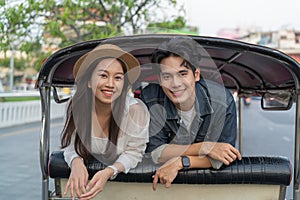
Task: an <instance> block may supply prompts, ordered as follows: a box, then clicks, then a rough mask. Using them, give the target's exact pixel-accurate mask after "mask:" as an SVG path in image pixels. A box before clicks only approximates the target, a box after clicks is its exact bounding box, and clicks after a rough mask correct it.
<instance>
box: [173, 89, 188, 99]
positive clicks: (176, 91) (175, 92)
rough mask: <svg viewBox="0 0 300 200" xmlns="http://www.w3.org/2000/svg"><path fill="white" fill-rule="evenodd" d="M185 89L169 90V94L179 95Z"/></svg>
mask: <svg viewBox="0 0 300 200" xmlns="http://www.w3.org/2000/svg"><path fill="white" fill-rule="evenodd" d="M184 91H185V89H181V90H170V92H171V94H172V95H173V96H175V97H178V96H181V95H182V94H183V93H184Z"/></svg>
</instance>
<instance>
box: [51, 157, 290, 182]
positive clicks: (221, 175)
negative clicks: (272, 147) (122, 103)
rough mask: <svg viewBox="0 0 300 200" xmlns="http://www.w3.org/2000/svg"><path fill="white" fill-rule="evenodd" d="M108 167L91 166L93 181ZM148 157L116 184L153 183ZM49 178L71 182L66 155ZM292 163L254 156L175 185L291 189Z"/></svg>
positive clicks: (193, 173)
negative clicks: (254, 186) (260, 186)
mask: <svg viewBox="0 0 300 200" xmlns="http://www.w3.org/2000/svg"><path fill="white" fill-rule="evenodd" d="M105 167H106V166H105V165H103V164H102V163H100V162H99V161H98V160H91V161H89V163H88V164H87V169H88V172H89V176H90V178H91V177H93V175H94V174H95V173H96V172H97V171H99V170H101V169H103V168H105ZM158 167H159V166H158V165H154V164H153V163H152V161H151V159H150V158H149V156H145V158H144V159H143V161H142V162H141V163H139V165H138V166H137V167H136V168H135V169H132V170H130V171H129V173H128V174H123V173H121V174H119V175H118V176H117V178H116V179H115V180H114V181H120V182H152V175H153V174H154V173H155V170H156V169H157V168H158ZM48 174H49V176H50V177H51V178H68V177H69V175H70V168H69V167H68V165H67V164H66V162H65V161H64V157H63V152H62V151H55V152H53V153H52V154H51V156H50V161H49V171H48ZM290 182H291V163H290V161H289V160H288V159H287V158H286V157H280V156H278V157H271V156H270V157H268V156H263V157H262V156H253V157H243V159H242V160H236V161H234V162H233V163H232V164H231V165H229V166H225V165H224V166H223V167H222V168H221V169H218V170H216V169H190V170H187V171H180V172H179V173H178V176H177V177H176V179H175V180H174V182H173V183H181V184H268V185H289V184H290Z"/></svg>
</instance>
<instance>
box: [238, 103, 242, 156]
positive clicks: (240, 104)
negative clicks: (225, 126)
mask: <svg viewBox="0 0 300 200" xmlns="http://www.w3.org/2000/svg"><path fill="white" fill-rule="evenodd" d="M242 121H243V118H242V98H240V97H238V130H239V131H238V137H239V151H240V153H241V154H242V149H243V148H242Z"/></svg>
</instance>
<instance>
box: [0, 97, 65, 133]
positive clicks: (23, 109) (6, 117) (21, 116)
mask: <svg viewBox="0 0 300 200" xmlns="http://www.w3.org/2000/svg"><path fill="white" fill-rule="evenodd" d="M1 96H2V97H3V96H4V95H1ZM65 112H66V103H62V104H57V103H55V102H54V100H52V101H51V113H50V114H51V119H55V118H60V117H63V116H64V115H65ZM41 119H42V108H41V101H40V100H32V101H22V102H0V128H4V127H9V126H14V125H20V124H24V123H30V122H38V121H41Z"/></svg>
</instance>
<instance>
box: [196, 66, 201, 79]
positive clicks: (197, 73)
mask: <svg viewBox="0 0 300 200" xmlns="http://www.w3.org/2000/svg"><path fill="white" fill-rule="evenodd" d="M195 80H196V81H199V80H200V68H199V67H197V69H196V70H195Z"/></svg>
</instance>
